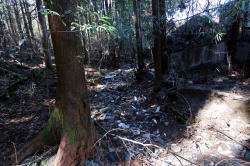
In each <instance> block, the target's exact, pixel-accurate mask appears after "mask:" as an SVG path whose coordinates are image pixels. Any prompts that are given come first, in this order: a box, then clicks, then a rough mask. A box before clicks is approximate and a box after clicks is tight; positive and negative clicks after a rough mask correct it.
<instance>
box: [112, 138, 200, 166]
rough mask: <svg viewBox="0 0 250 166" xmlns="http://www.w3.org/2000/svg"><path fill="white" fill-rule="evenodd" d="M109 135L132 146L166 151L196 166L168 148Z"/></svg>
mask: <svg viewBox="0 0 250 166" xmlns="http://www.w3.org/2000/svg"><path fill="white" fill-rule="evenodd" d="M110 135H112V136H115V137H117V138H119V139H121V140H124V141H128V142H132V143H134V144H138V145H141V146H144V147H154V148H158V149H162V150H167V151H168V152H169V153H171V154H172V155H174V156H177V157H179V158H181V159H183V160H185V161H187V162H189V163H190V164H193V165H197V164H195V163H193V162H192V161H190V160H188V159H186V158H184V157H182V156H180V155H179V154H177V153H175V152H174V151H172V150H170V149H169V148H168V149H165V148H163V147H160V146H158V145H155V144H144V143H142V142H139V141H135V140H132V139H128V138H125V137H121V136H119V135H115V134H110Z"/></svg>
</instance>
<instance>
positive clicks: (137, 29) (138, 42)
mask: <svg viewBox="0 0 250 166" xmlns="http://www.w3.org/2000/svg"><path fill="white" fill-rule="evenodd" d="M140 5H141V0H134V5H133V6H134V15H135V32H136V48H137V63H138V72H139V74H142V73H143V70H144V68H145V64H144V58H143V47H142V33H141V14H140V11H141V7H140Z"/></svg>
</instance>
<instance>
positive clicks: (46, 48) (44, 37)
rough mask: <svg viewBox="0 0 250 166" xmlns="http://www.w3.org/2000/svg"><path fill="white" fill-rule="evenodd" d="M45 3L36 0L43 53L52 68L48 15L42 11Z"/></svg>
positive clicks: (48, 65)
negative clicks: (47, 23)
mask: <svg viewBox="0 0 250 166" xmlns="http://www.w3.org/2000/svg"><path fill="white" fill-rule="evenodd" d="M43 5H44V4H43V0H36V8H37V13H38V20H39V23H40V27H41V30H42V34H41V38H42V46H43V53H44V57H45V65H46V67H47V68H48V69H51V68H52V63H51V53H50V50H49V33H48V30H47V25H46V17H45V16H44V15H43V14H42V13H41V10H42V9H43Z"/></svg>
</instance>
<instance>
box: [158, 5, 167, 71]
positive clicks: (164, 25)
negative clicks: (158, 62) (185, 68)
mask: <svg viewBox="0 0 250 166" xmlns="http://www.w3.org/2000/svg"><path fill="white" fill-rule="evenodd" d="M159 10H160V30H161V31H160V37H161V39H160V40H161V56H162V73H163V74H165V73H166V72H167V70H168V55H167V51H166V48H167V36H166V28H167V22H166V4H165V0H159Z"/></svg>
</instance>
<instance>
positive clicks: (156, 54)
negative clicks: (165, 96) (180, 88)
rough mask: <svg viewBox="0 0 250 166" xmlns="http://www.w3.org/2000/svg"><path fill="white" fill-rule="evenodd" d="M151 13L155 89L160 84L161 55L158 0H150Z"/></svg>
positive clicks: (159, 86)
mask: <svg viewBox="0 0 250 166" xmlns="http://www.w3.org/2000/svg"><path fill="white" fill-rule="evenodd" d="M152 15H153V37H154V45H153V58H154V67H155V86H154V89H155V90H156V91H157V90H159V89H160V88H161V86H162V55H161V48H162V46H161V36H160V35H161V30H160V28H159V20H160V7H159V0H152Z"/></svg>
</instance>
